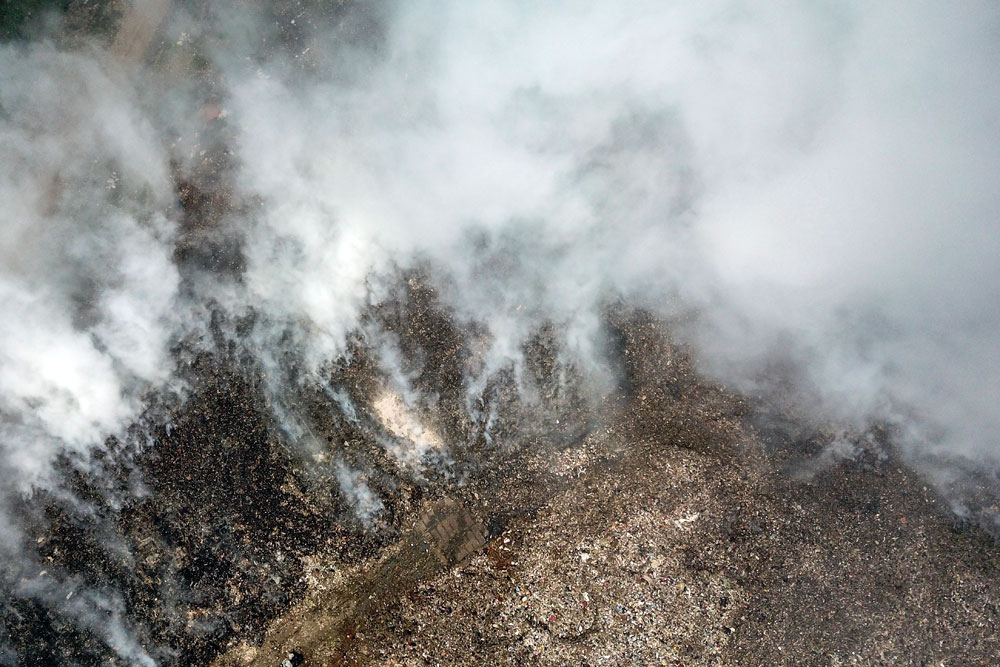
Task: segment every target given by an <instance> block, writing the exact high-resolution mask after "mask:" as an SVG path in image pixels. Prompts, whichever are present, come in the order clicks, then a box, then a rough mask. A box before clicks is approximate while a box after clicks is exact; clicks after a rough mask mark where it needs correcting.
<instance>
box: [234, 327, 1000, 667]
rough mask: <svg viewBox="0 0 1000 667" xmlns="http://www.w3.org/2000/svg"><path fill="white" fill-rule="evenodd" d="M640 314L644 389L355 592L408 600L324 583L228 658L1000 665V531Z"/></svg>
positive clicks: (633, 384)
mask: <svg viewBox="0 0 1000 667" xmlns="http://www.w3.org/2000/svg"><path fill="white" fill-rule="evenodd" d="M624 322H625V324H624V326H623V329H622V330H621V331H622V333H623V340H624V343H625V345H624V348H623V350H622V353H623V358H624V359H625V367H626V369H627V372H628V375H627V380H628V382H627V383H626V384H627V385H628V386H629V387H630V391H629V393H628V396H627V397H625V400H623V401H622V402H621V403H619V404H617V407H616V408H615V409H610V410H609V411H608V414H610V415H612V417H611V418H610V419H609V421H608V423H606V424H604V425H602V426H601V427H600V428H598V429H595V430H593V431H591V432H590V433H589V434H587V435H586V436H585V437H583V438H581V439H580V440H579V441H577V442H574V443H572V444H570V445H568V446H563V447H561V448H560V449H558V451H548V452H545V453H544V454H541V455H539V454H538V453H534V452H525V453H523V455H521V456H520V457H518V460H517V464H516V465H513V466H509V467H505V468H503V469H501V470H498V473H499V474H504V475H509V477H506V478H505V479H504V486H505V488H506V494H505V495H486V494H484V492H483V491H484V489H485V488H487V485H488V483H487V482H480V483H473V484H471V485H470V486H468V487H464V488H459V489H454V490H453V491H452V492H451V493H452V494H453V497H455V498H457V499H458V502H461V503H464V504H465V505H466V506H467V507H469V508H471V509H472V511H474V512H477V513H480V514H482V515H484V516H488V515H492V516H494V517H502V518H503V521H502V523H500V524H494V525H495V528H496V529H495V530H494V531H493V534H492V535H491V537H490V539H489V541H487V542H486V543H485V544H484V545H483V547H482V548H480V549H479V550H477V551H476V552H475V553H474V554H473V555H472V556H471V557H469V558H467V559H466V560H464V561H462V562H459V563H457V564H455V565H453V566H451V567H449V568H446V569H443V570H440V569H438V570H437V571H436V574H432V575H431V576H425V574H426V567H427V566H426V563H440V561H439V559H437V558H436V557H434V556H433V554H430V553H428V554H427V555H426V556H425V558H424V559H423V560H421V559H420V557H419V554H415V556H417V560H416V561H413V560H411V561H410V567H411V568H412V569H411V570H409V571H408V572H405V573H394V572H398V571H393V570H390V571H388V572H386V571H385V570H383V569H380V568H378V567H377V566H373V567H371V568H370V569H369V568H366V567H364V566H362V567H360V568H359V570H358V571H359V572H360V574H358V575H356V578H355V579H353V581H346V582H344V583H342V588H341V589H340V593H338V594H341V595H351V594H353V596H354V598H355V599H358V600H363V599H365V598H366V597H367V595H366V593H367V591H368V590H369V588H370V587H371V586H372V585H373V584H372V583H366V582H369V581H371V580H372V579H374V580H376V581H380V582H382V584H381V585H382V586H383V588H384V590H394V596H393V595H391V594H390V595H389V596H386V595H384V594H383V595H382V596H381V597H380V600H379V603H378V604H377V605H365V606H363V607H360V608H359V609H358V610H357V612H356V613H352V614H350V615H349V617H346V616H341V615H337V614H333V615H329V614H327V613H326V612H324V611H323V610H322V608H317V607H316V605H315V603H314V602H313V600H315V599H321V598H322V594H319V598H313V597H307V598H306V601H305V602H304V603H303V604H302V605H300V606H299V607H297V608H296V609H295V610H294V611H293V612H291V613H290V618H294V619H296V621H295V622H296V623H298V624H299V627H300V632H299V633H298V634H296V633H295V632H292V633H287V634H283V635H281V637H280V639H281V641H274V640H275V637H276V635H275V633H274V631H272V633H271V635H270V639H269V640H267V641H265V643H264V644H263V646H262V647H260V648H256V647H248V646H246V645H244V646H242V647H240V649H239V650H238V651H233V652H232V653H230V654H229V655H228V656H227V657H226V660H225V661H224V662H220V663H219V664H227V665H238V664H255V665H257V664H268V662H267V660H271V661H272V662H274V664H277V662H278V661H280V659H281V658H282V657H283V656H284V655H285V653H287V652H290V651H296V652H298V653H300V654H301V655H302V656H303V657H304V658H305V663H304V664H307V665H309V664H321V665H486V664H496V665H515V664H550V665H659V664H667V665H672V664H677V665H765V664H788V665H850V664H901V665H906V664H913V665H931V664H933V665H937V664H963V665H965V664H969V665H974V664H994V662H993V661H994V659H995V656H996V655H998V654H1000V612H998V607H997V603H998V598H997V581H998V575H1000V571H998V565H1000V559H998V556H997V551H996V548H995V546H994V545H993V544H992V543H991V542H990V541H989V540H988V539H987V538H986V537H985V536H983V535H981V534H978V533H976V532H975V531H974V530H970V529H968V528H967V527H963V526H960V525H957V524H956V523H955V522H954V521H953V519H952V518H951V517H950V516H949V514H948V512H947V510H946V508H944V507H943V506H942V504H941V503H940V501H939V500H938V499H937V498H936V497H935V496H934V495H933V493H932V492H931V491H929V490H928V488H927V487H926V486H925V485H924V484H923V483H922V482H921V480H920V478H919V477H918V476H916V475H915V474H914V473H912V472H911V471H909V470H908V469H907V468H906V466H905V465H904V464H903V463H902V462H901V461H899V460H897V458H896V457H895V455H894V454H893V453H892V451H891V447H889V446H888V445H887V444H886V443H879V442H877V441H873V440H872V439H871V438H867V439H862V440H861V441H863V442H865V443H867V444H866V446H865V447H866V448H864V449H862V451H861V452H860V453H856V454H855V455H854V456H853V457H849V458H839V459H838V458H835V457H834V458H831V457H830V456H829V451H828V450H829V447H830V441H829V439H828V438H825V437H824V435H823V434H822V433H815V432H814V433H813V434H812V436H811V437H810V438H807V439H804V440H800V441H794V440H792V439H789V438H785V439H784V441H782V438H781V436H780V434H777V433H775V432H769V433H764V432H763V429H760V428H755V427H754V425H753V424H754V421H755V420H754V416H755V415H754V406H753V404H752V403H750V402H748V401H747V400H745V399H741V398H739V397H737V396H733V395H730V394H727V393H726V392H724V391H722V390H721V389H720V388H718V387H715V386H712V385H711V384H709V383H706V382H705V381H704V380H701V379H699V378H697V377H696V376H694V375H693V373H692V372H691V370H690V367H689V366H688V365H687V364H686V363H685V361H684V359H683V355H681V354H678V351H677V350H676V349H675V348H673V347H672V346H671V345H670V343H669V339H668V336H667V333H666V330H665V329H664V328H663V327H662V326H661V325H658V324H657V323H656V322H655V321H654V320H652V319H651V318H648V317H645V316H643V315H642V314H641V313H638V314H633V316H631V317H629V318H626V319H625V320H624ZM756 416H757V417H758V418H759V415H756ZM869 435H870V434H869ZM543 478H544V479H547V480H549V482H548V483H547V484H545V485H541V486H539V483H538V482H539V480H540V479H543ZM469 530H470V533H474V532H475V531H477V530H478V527H475V526H470V528H469ZM388 562H400V561H394V560H393V559H391V558H390V559H389V561H388ZM421 563H425V564H424V565H422V564H421ZM422 568H423V569H422ZM365 572H368V574H365ZM414 573H418V575H419V576H414ZM387 577H388V580H389V581H391V582H394V584H395V585H394V586H390V587H388V588H385V581H386V578H387ZM288 623H289V621H288V620H287V619H286V620H282V621H279V622H278V624H277V625H276V626H275V627H276V628H281V629H286V628H287V627H288ZM303 628H304V629H303ZM317 636H323V637H324V641H322V642H319V643H317V642H316V640H315V638H316V637H317Z"/></svg>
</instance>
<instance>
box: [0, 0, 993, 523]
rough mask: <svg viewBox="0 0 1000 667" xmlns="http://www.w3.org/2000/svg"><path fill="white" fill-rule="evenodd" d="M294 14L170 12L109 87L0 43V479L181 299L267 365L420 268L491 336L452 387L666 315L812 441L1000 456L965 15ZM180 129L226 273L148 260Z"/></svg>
mask: <svg viewBox="0 0 1000 667" xmlns="http://www.w3.org/2000/svg"><path fill="white" fill-rule="evenodd" d="M275 16H277V17H278V18H275ZM293 20H295V14H294V13H290V14H287V15H286V14H269V13H268V12H266V11H264V10H254V9H251V8H247V7H243V6H240V7H238V8H234V7H230V6H228V5H225V6H224V5H218V6H215V7H210V8H207V9H206V8H200V9H191V10H190V11H188V10H185V9H184V8H183V7H176V8H174V10H173V11H172V12H171V13H170V14H169V15H168V17H167V19H166V21H165V23H164V24H163V25H162V26H161V28H160V30H161V31H162V32H161V35H162V38H163V41H162V44H160V43H159V42H157V44H159V46H156V47H155V49H154V57H153V58H152V60H153V61H155V62H156V64H155V65H148V66H146V67H140V68H137V69H136V68H132V69H130V68H129V67H126V66H125V65H123V64H121V63H120V62H119V61H117V60H116V59H115V58H114V57H113V56H112V55H111V54H110V53H108V52H107V49H106V48H105V47H102V46H100V45H95V44H90V45H82V46H81V45H74V46H73V47H68V46H66V45H65V44H64V43H63V42H58V43H56V42H52V41H48V40H38V41H34V42H32V43H11V44H7V45H4V46H2V47H0V114H2V116H0V117H2V129H0V146H2V147H3V148H2V150H3V155H4V157H3V160H2V163H0V200H2V201H3V214H2V215H3V221H4V230H5V233H4V235H3V239H2V241H0V244H2V245H0V248H2V253H3V264H2V268H0V314H2V321H3V324H2V325H0V326H2V327H3V330H2V337H0V340H2V343H0V358H2V364H0V410H2V414H3V434H2V437H3V442H2V451H3V465H4V478H5V479H6V480H8V481H6V482H5V484H6V485H7V486H8V487H10V488H11V489H12V490H17V491H24V490H26V489H28V488H30V486H31V485H32V484H37V483H40V482H42V481H44V480H45V478H46V475H47V473H48V469H49V468H48V466H49V464H50V463H51V461H52V460H53V458H54V457H55V456H56V455H57V454H58V453H59V452H61V451H65V450H85V449H87V448H88V447H92V446H96V445H99V444H100V443H101V442H102V440H103V438H104V437H105V436H107V435H109V434H112V433H115V432H119V431H120V430H121V429H123V428H124V427H125V426H126V425H127V424H128V423H129V421H130V419H132V418H133V417H134V416H135V415H136V414H137V411H138V410H139V408H140V406H141V404H142V399H143V392H145V391H147V390H156V389H163V388H164V387H166V386H168V382H169V380H168V378H169V376H170V375H171V371H172V363H173V362H171V361H170V346H171V345H172V344H174V343H176V342H177V341H179V340H181V339H185V338H191V337H194V338H196V339H197V337H198V336H199V335H201V334H202V332H203V330H204V329H205V327H206V326H207V325H206V324H205V323H204V315H203V308H204V303H205V302H206V300H207V299H209V298H211V299H215V301H216V302H217V303H219V304H221V306H222V307H223V308H224V309H225V310H227V311H228V312H230V313H233V314H236V315H239V314H242V313H245V312H247V311H248V310H250V309H252V310H255V311H257V312H259V313H262V314H263V319H262V320H261V322H262V324H259V326H258V327H257V329H256V330H255V334H254V336H255V338H254V340H255V341H256V345H257V346H258V347H257V348H256V349H254V350H253V352H254V353H255V354H257V355H258V356H260V357H261V358H262V359H263V360H264V362H263V363H264V365H265V366H266V367H269V366H270V365H273V364H277V365H280V362H279V361H278V359H279V358H280V357H281V356H282V354H283V353H282V352H281V351H280V350H281V346H282V345H293V346H294V349H295V350H296V352H295V354H296V355H297V354H298V352H299V351H301V352H302V353H303V354H304V355H305V357H304V358H305V364H304V368H305V369H306V370H307V371H309V370H315V369H317V368H319V367H320V366H321V365H322V364H323V363H324V362H326V361H328V360H330V359H332V358H334V357H335V356H337V355H338V354H340V353H341V352H343V351H344V350H345V339H346V336H347V335H348V334H349V333H350V332H352V331H354V330H356V329H358V328H359V327H361V328H364V326H363V325H362V323H361V320H360V318H361V315H362V312H363V311H364V309H365V308H366V307H367V306H368V305H369V304H370V303H372V302H373V301H374V300H376V299H377V297H378V295H379V294H380V290H382V289H384V282H383V280H382V279H383V278H384V277H385V276H387V275H390V274H393V273H394V272H395V271H397V270H398V269H400V268H404V269H405V268H407V267H412V266H415V265H416V264H418V263H419V264H420V265H422V266H426V267H430V268H429V270H430V271H431V274H432V276H433V279H434V280H435V281H436V282H437V283H438V285H439V287H440V290H441V293H442V294H443V295H444V298H445V299H446V302H447V303H448V304H449V305H450V306H451V307H452V308H454V309H455V311H456V313H457V314H458V315H459V318H460V319H463V320H464V319H468V320H476V321H480V322H484V323H486V325H487V326H488V328H489V332H490V339H489V341H490V342H489V346H488V351H487V353H486V354H485V362H484V364H483V366H482V368H480V369H478V370H476V374H478V375H477V376H476V377H470V378H468V384H469V386H471V387H474V388H475V387H482V386H483V378H485V377H487V376H489V375H490V374H491V373H494V372H496V371H498V370H499V369H502V368H505V367H507V366H508V365H510V364H513V366H514V368H515V372H521V370H520V369H521V368H522V360H521V358H520V356H521V344H522V343H523V342H524V340H525V338H526V337H527V336H528V335H529V333H530V332H531V331H533V330H534V329H536V328H537V327H538V326H539V325H540V324H542V323H544V322H548V321H551V322H553V323H555V325H556V326H557V328H558V330H559V331H560V332H561V335H562V336H563V337H564V340H563V341H562V344H563V345H564V347H565V350H564V354H565V355H567V356H568V357H571V358H573V359H575V360H576V362H577V363H578V364H583V365H585V366H588V365H589V366H590V367H592V369H593V370H594V371H596V375H595V377H604V376H605V373H606V371H607V365H608V363H607V361H606V360H605V359H604V358H603V355H602V353H601V350H602V349H604V344H603V342H602V340H601V336H602V333H601V327H600V312H601V308H602V307H604V306H605V305H606V304H607V303H609V302H612V301H615V300H618V299H623V300H625V301H626V302H629V303H634V304H637V305H641V306H644V307H647V308H650V309H651V310H653V311H654V312H657V313H659V314H661V315H664V316H666V317H676V316H682V317H681V321H682V325H679V330H678V334H677V335H679V336H683V337H685V339H686V340H688V341H689V342H690V343H691V344H692V345H693V347H694V350H695V354H696V356H697V359H698V361H699V364H700V366H701V369H702V370H703V371H704V372H705V373H707V374H709V375H711V376H714V377H718V378H720V379H722V380H723V381H724V382H726V383H727V384H728V385H730V386H732V387H734V388H737V389H741V390H745V391H747V392H749V393H751V394H762V395H763V397H764V398H770V399H773V400H777V401H779V402H780V403H782V404H784V405H788V404H792V405H794V407H795V408H796V409H797V410H799V411H800V412H801V413H802V414H805V415H809V416H811V417H812V418H814V419H816V420H817V421H832V422H837V423H841V424H846V425H848V426H852V427H858V428H864V426H865V425H866V424H867V423H869V422H872V421H888V422H889V423H890V424H893V425H894V426H895V427H896V429H897V431H898V436H897V439H898V442H897V444H898V445H899V446H900V447H902V448H903V449H904V450H905V451H907V452H909V453H910V454H912V455H913V456H915V457H917V458H921V457H924V456H926V455H930V454H935V455H944V456H947V457H954V458H957V459H965V460H966V462H973V463H974V465H976V466H979V467H981V468H982V469H984V470H992V469H993V466H994V465H995V464H996V461H997V459H998V458H1000V447H998V445H997V443H996V440H995V436H994V434H995V433H996V432H997V431H998V427H1000V423H998V422H1000V417H998V413H997V411H996V410H995V402H996V399H997V398H998V397H1000V372H998V371H997V368H998V367H1000V365H998V362H1000V339H998V337H997V335H996V331H997V327H998V325H1000V309H998V306H997V304H1000V294H998V285H1000V282H998V280H1000V234H998V231H1000V230H998V221H1000V187H998V186H1000V182H998V181H1000V179H998V176H1000V174H998V167H997V151H998V148H1000V136H998V135H1000V126H998V125H997V123H996V118H997V117H998V114H1000V81H998V78H1000V77H998V72H1000V69H998V67H997V65H998V56H1000V52H998V51H1000V46H998V45H1000V41H998V40H997V34H998V30H1000V11H998V10H997V8H996V7H995V6H993V5H992V4H991V3H986V2H979V3H963V4H962V5H960V6H955V5H946V4H944V3H902V2H892V3H879V4H878V6H877V7H876V6H873V5H871V4H870V3H860V2H859V3H820V2H780V3H768V4H767V5H766V6H761V5H760V4H759V3H743V2H701V3H693V4H692V3H662V2H620V3H610V4H609V3H584V4H580V3H574V5H573V6H568V5H561V4H558V3H514V4H504V3H461V2H455V3H447V2H443V3H434V4H433V5H426V4H410V3H406V4H404V5H401V6H399V7H395V8H393V9H391V10H378V11H376V10H373V9H370V8H366V7H364V6H360V7H354V8H352V9H348V10H346V14H344V16H343V17H342V18H341V20H340V21H339V23H337V24H336V25H337V27H336V28H331V27H330V26H328V25H318V24H312V23H306V24H305V25H303V24H302V23H304V21H300V23H299V24H293V23H291V21H293ZM192 52H193V53H195V55H194V56H191V55H190V53H192ZM179 53H188V55H178V54H179ZM199 68H201V69H200V70H199ZM204 71H211V72H212V73H213V74H212V75H211V77H210V76H209V75H208V74H204V75H202V74H199V72H204ZM192 72H193V74H192ZM199 76H203V78H204V80H202V79H199ZM209 79H210V80H209ZM212 124H215V125H212ZM209 126H212V127H217V126H223V127H224V128H225V130H224V132H223V135H224V136H222V138H216V140H217V141H221V142H224V144H225V146H226V147H227V149H228V150H230V151H231V152H232V155H231V163H232V166H231V167H228V168H227V169H226V170H224V171H225V173H224V175H223V180H227V179H228V180H227V183H228V185H227V187H228V188H230V192H229V195H230V196H231V197H232V198H233V199H234V200H235V201H238V202H239V204H238V205H235V206H233V207H232V208H231V210H229V211H228V213H227V214H226V215H225V216H223V219H221V220H220V221H218V224H217V225H215V226H214V227H211V228H209V229H207V230H201V231H200V232H199V233H200V234H201V236H200V237H198V238H202V239H208V240H211V242H220V239H222V238H223V237H227V238H232V239H236V242H237V244H238V245H239V246H240V249H241V250H240V252H241V253H242V260H241V261H239V262H237V263H236V264H237V265H238V266H237V269H236V270H235V274H236V276H235V277H234V276H233V275H232V274H225V275H223V274H215V273H213V272H212V271H204V270H194V269H188V270H184V271H181V270H179V269H178V267H177V265H176V263H175V262H174V261H172V258H174V257H176V255H175V244H176V243H177V242H178V233H179V232H178V226H179V225H180V221H181V217H182V214H181V211H180V209H179V207H178V205H177V204H176V202H175V200H174V194H173V187H174V186H173V185H172V184H171V178H172V176H171V175H172V173H173V172H175V171H176V170H178V169H180V170H184V169H186V168H189V167H190V165H193V164H195V163H196V162H197V161H198V158H199V155H200V151H202V150H205V142H207V140H206V139H205V136H206V134H208V133H209V130H206V127H209ZM181 274H184V275H181ZM779 371H780V377H778V376H776V374H777V373H779ZM275 375H277V372H275ZM272 377H274V375H272ZM273 382H274V381H272V386H271V387H270V390H271V392H272V393H273V394H275V395H277V394H280V393H281V390H282V388H281V385H280V383H278V384H273ZM594 382H598V380H594ZM173 389H174V388H171V391H172V390H173ZM277 407H279V408H280V406H277ZM345 470H346V469H345ZM349 478H350V476H349V475H348V474H347V473H346V472H345V474H344V479H349ZM352 488H353V487H352ZM355 493H356V494H357V493H359V492H358V491H357V490H355ZM366 503H368V504H370V505H374V504H376V503H377V500H375V499H371V498H368V499H367V500H366Z"/></svg>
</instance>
